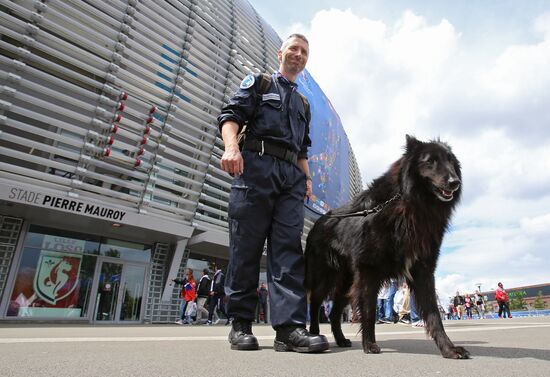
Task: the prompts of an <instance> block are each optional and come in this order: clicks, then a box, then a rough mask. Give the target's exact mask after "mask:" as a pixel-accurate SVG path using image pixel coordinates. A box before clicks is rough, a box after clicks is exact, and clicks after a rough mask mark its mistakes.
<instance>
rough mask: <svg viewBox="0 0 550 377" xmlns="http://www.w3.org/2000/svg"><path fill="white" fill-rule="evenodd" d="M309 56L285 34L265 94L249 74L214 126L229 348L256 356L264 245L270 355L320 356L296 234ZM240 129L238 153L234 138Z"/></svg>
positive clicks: (303, 42)
mask: <svg viewBox="0 0 550 377" xmlns="http://www.w3.org/2000/svg"><path fill="white" fill-rule="evenodd" d="M308 56H309V42H308V40H307V39H306V37H305V36H303V35H301V34H292V35H291V36H290V37H289V38H287V39H286V40H285V41H284V42H283V44H282V46H281V48H280V50H279V51H278V53H277V57H278V60H279V70H278V71H277V72H275V73H273V74H272V75H271V77H270V82H269V85H268V87H267V88H266V90H265V91H264V90H263V85H261V84H262V83H263V82H265V81H263V80H264V76H263V75H262V74H256V75H252V74H250V75H248V76H246V77H245V78H244V79H243V81H242V82H241V85H240V88H239V89H238V90H237V92H236V93H235V95H234V96H233V97H232V98H231V99H230V100H229V102H228V103H227V104H225V105H224V106H223V108H222V111H221V114H220V116H219V117H218V125H219V129H220V133H221V136H222V139H223V142H224V146H225V151H224V153H223V155H222V158H221V168H222V169H223V170H224V171H226V172H227V173H229V174H231V175H233V182H232V185H231V193H230V197H229V210H228V215H229V216H228V217H229V234H230V242H229V245H230V246H229V254H230V255H229V266H228V268H227V277H226V285H225V290H226V293H227V295H228V301H227V312H228V314H229V316H231V317H232V318H234V320H233V323H232V329H231V332H230V333H229V342H230V344H231V348H232V349H236V350H257V349H258V348H259V347H258V341H257V339H256V337H255V336H254V334H253V333H252V325H251V324H252V321H253V320H254V314H255V310H256V305H257V300H258V297H257V293H256V289H257V287H258V280H259V273H260V259H261V257H262V252H263V246H264V243H265V241H266V240H267V278H268V279H267V280H268V287H269V299H270V304H271V305H270V319H271V324H272V326H273V328H274V329H275V331H276V337H275V341H274V349H275V351H297V352H321V351H324V350H327V349H328V341H327V339H326V337H325V336H323V335H312V334H310V333H309V332H308V331H307V330H306V317H307V302H306V301H307V299H306V298H307V297H306V289H305V286H304V280H305V262H304V257H303V251H302V245H301V235H302V230H303V226H304V205H303V200H304V198H306V197H308V198H309V197H310V196H311V177H310V176H309V167H308V164H307V156H308V148H309V147H310V146H311V140H310V138H309V121H310V117H311V114H310V111H309V105H307V101H306V100H305V99H304V97H303V96H302V95H300V94H299V93H298V91H297V89H298V85H297V84H296V79H297V78H298V75H299V74H300V73H301V72H302V71H303V70H304V68H305V66H306V63H307V60H308ZM245 125H246V133H245V136H246V138H245V140H244V142H243V143H242V150H241V149H240V148H239V144H238V142H237V139H238V134H239V132H240V131H241V130H243V127H244V126H245Z"/></svg>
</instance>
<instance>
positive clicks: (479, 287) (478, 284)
mask: <svg viewBox="0 0 550 377" xmlns="http://www.w3.org/2000/svg"><path fill="white" fill-rule="evenodd" d="M476 285H477V289H478V290H479V293H480V294H481V283H476Z"/></svg>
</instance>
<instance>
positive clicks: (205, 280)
mask: <svg viewBox="0 0 550 377" xmlns="http://www.w3.org/2000/svg"><path fill="white" fill-rule="evenodd" d="M208 273H209V270H208V268H205V269H203V270H202V276H201V278H200V280H199V283H198V284H197V318H196V320H195V324H198V325H200V324H201V323H202V319H203V317H204V318H208V310H207V309H206V301H207V300H208V297H209V296H210V287H211V285H212V280H211V279H210V276H209V275H208Z"/></svg>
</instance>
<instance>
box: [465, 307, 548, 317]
mask: <svg viewBox="0 0 550 377" xmlns="http://www.w3.org/2000/svg"><path fill="white" fill-rule="evenodd" d="M511 314H512V318H521V317H545V316H548V315H550V309H545V310H521V311H514V312H511ZM474 316H475V314H474ZM485 318H486V319H498V312H496V313H485Z"/></svg>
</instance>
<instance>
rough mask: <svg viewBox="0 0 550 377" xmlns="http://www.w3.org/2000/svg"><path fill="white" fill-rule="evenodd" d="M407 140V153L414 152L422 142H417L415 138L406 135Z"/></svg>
mask: <svg viewBox="0 0 550 377" xmlns="http://www.w3.org/2000/svg"><path fill="white" fill-rule="evenodd" d="M405 139H406V140H407V144H406V146H405V149H406V150H407V151H412V150H413V149H414V147H416V146H417V145H418V144H420V142H419V141H418V140H416V138H415V137H414V136H411V135H405Z"/></svg>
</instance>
